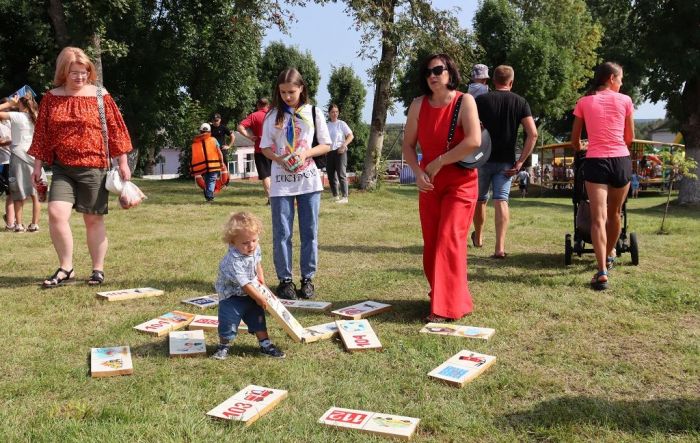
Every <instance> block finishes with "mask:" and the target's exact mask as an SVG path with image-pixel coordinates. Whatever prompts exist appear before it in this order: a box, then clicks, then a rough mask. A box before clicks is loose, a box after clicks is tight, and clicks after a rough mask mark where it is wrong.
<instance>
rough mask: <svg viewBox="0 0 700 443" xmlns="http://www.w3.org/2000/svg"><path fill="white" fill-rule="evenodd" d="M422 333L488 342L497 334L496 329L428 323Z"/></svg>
mask: <svg viewBox="0 0 700 443" xmlns="http://www.w3.org/2000/svg"><path fill="white" fill-rule="evenodd" d="M420 332H423V333H426V334H438V335H451V336H453V337H468V338H481V339H483V340H488V339H489V338H491V337H492V336H493V334H495V333H496V330H495V329H491V328H477V327H475V326H463V325H447V324H445V323H428V324H427V325H425V326H423V329H421V330H420Z"/></svg>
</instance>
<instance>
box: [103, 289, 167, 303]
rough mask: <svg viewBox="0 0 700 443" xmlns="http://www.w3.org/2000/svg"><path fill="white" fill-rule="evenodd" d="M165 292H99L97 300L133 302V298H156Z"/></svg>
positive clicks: (152, 290) (122, 290) (148, 290)
mask: <svg viewBox="0 0 700 443" xmlns="http://www.w3.org/2000/svg"><path fill="white" fill-rule="evenodd" d="M158 295H163V291H161V290H160V289H153V288H132V289H120V290H118V291H108V292H98V293H97V298H99V299H101V300H107V301H121V300H131V299H133V298H144V297H155V296H158Z"/></svg>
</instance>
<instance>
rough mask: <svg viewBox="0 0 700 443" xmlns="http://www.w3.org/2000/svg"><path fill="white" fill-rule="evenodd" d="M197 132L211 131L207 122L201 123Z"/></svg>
mask: <svg viewBox="0 0 700 443" xmlns="http://www.w3.org/2000/svg"><path fill="white" fill-rule="evenodd" d="M199 132H211V126H210V125H209V123H202V126H200V127H199Z"/></svg>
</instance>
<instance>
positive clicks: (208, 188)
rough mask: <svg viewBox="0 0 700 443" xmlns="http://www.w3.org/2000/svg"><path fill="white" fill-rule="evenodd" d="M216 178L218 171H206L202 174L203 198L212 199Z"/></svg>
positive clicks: (217, 177)
mask: <svg viewBox="0 0 700 443" xmlns="http://www.w3.org/2000/svg"><path fill="white" fill-rule="evenodd" d="M218 179H219V173H218V172H207V173H205V174H204V198H206V199H207V200H213V199H214V189H216V181H217V180H218Z"/></svg>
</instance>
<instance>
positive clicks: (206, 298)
mask: <svg viewBox="0 0 700 443" xmlns="http://www.w3.org/2000/svg"><path fill="white" fill-rule="evenodd" d="M182 303H184V304H186V305H190V306H195V307H197V308H199V309H208V308H213V307H216V306H218V305H219V296H218V294H209V295H202V296H200V297H194V298H187V299H185V300H182Z"/></svg>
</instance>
